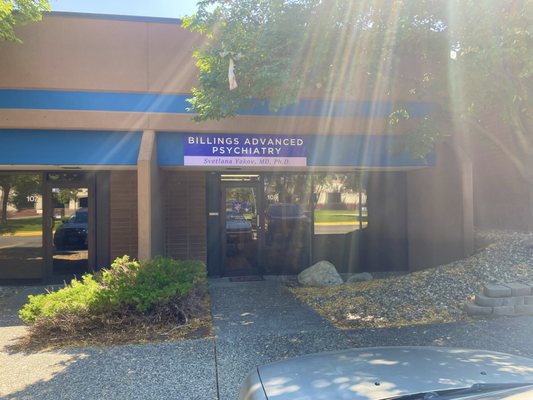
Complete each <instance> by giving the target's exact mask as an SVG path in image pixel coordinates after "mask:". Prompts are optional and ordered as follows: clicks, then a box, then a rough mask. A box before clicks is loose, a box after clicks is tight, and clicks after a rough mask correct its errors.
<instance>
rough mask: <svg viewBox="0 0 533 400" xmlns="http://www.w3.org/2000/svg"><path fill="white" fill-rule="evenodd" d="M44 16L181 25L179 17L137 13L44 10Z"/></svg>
mask: <svg viewBox="0 0 533 400" xmlns="http://www.w3.org/2000/svg"><path fill="white" fill-rule="evenodd" d="M43 16H45V17H48V16H49V17H67V18H84V19H103V20H111V21H129V22H147V23H158V24H179V25H181V23H182V19H181V18H165V17H144V16H138V15H118V14H97V13H83V12H71V11H50V12H44V13H43Z"/></svg>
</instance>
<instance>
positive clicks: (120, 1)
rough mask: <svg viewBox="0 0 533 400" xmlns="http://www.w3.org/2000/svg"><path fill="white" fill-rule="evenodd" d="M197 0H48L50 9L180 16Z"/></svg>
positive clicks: (194, 7)
mask: <svg viewBox="0 0 533 400" xmlns="http://www.w3.org/2000/svg"><path fill="white" fill-rule="evenodd" d="M196 1H197V0H50V5H51V7H52V11H70V12H85V13H96V14H117V15H140V16H145V17H165V18H181V17H183V16H185V15H191V14H192V13H194V11H195V10H196Z"/></svg>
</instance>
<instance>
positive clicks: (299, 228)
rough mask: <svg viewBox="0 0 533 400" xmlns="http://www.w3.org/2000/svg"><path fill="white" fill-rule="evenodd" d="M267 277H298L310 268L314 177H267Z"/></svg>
mask: <svg viewBox="0 0 533 400" xmlns="http://www.w3.org/2000/svg"><path fill="white" fill-rule="evenodd" d="M264 190H265V200H266V207H265V240H264V243H265V246H264V252H263V255H264V256H263V267H264V271H265V273H266V274H296V273H299V272H300V271H302V270H303V269H305V268H307V267H308V266H309V251H310V240H311V201H310V200H311V175H309V174H271V175H265V177H264Z"/></svg>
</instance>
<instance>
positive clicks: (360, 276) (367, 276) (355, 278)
mask: <svg viewBox="0 0 533 400" xmlns="http://www.w3.org/2000/svg"><path fill="white" fill-rule="evenodd" d="M372 279H373V276H372V274H371V273H370V272H361V273H357V274H352V275H350V276H349V277H348V279H346V283H353V282H366V281H371V280H372Z"/></svg>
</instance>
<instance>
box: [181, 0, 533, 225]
mask: <svg viewBox="0 0 533 400" xmlns="http://www.w3.org/2000/svg"><path fill="white" fill-rule="evenodd" d="M532 3H533V0H511V1H507V2H501V1H498V0H483V1H473V0H413V1H404V0H359V1H356V0H352V1H346V0H203V1H200V2H199V8H198V13H197V14H196V15H194V16H192V17H190V18H186V19H185V21H184V26H186V27H188V28H189V29H191V30H193V31H196V32H200V33H203V34H205V35H207V37H208V40H207V43H206V44H205V46H203V47H202V48H199V49H197V50H196V51H195V57H196V58H197V64H198V67H199V86H198V87H197V88H194V89H193V98H192V99H191V109H192V110H193V111H194V112H196V113H197V116H196V120H200V121H202V120H207V119H220V118H226V117H232V116H235V115H237V114H238V112H239V110H241V109H244V108H247V107H252V106H254V105H255V104H256V103H257V102H267V103H268V104H269V107H270V109H271V110H277V109H278V108H280V107H282V106H284V105H287V104H290V103H293V102H295V101H297V100H298V98H299V97H300V96H302V95H309V94H311V95H313V94H314V95H317V94H318V95H320V96H321V97H322V98H325V99H328V98H335V97H339V96H343V95H350V94H352V93H360V94H362V96H363V97H366V98H368V99H377V98H379V99H384V98H387V97H388V98H390V99H391V100H392V101H395V102H396V107H395V110H394V111H393V112H392V113H391V115H390V125H391V129H398V127H400V126H401V125H402V124H404V123H406V122H405V120H406V119H409V112H408V110H407V109H406V108H405V107H404V106H403V105H402V103H401V102H399V101H398V99H403V100H415V101H420V100H426V101H428V100H429V101H432V102H435V103H437V104H438V107H435V108H434V109H433V110H432V112H431V113H428V115H425V116H422V117H421V118H420V119H417V121H416V124H415V125H414V126H413V127H412V128H411V129H410V134H409V135H405V136H404V143H403V145H404V147H406V148H408V150H410V152H411V153H412V154H413V156H415V157H421V158H422V157H425V156H426V155H427V153H428V152H429V151H430V150H431V149H433V148H434V145H435V143H436V142H437V141H438V140H439V139H440V138H441V137H442V136H443V135H450V134H452V133H453V134H454V139H455V141H456V143H458V144H459V145H462V146H463V147H464V148H465V149H466V148H467V145H466V143H468V141H469V140H470V139H471V138H472V137H473V136H475V135H483V136H484V137H486V138H488V139H489V140H491V141H492V142H493V143H495V144H497V145H498V147H499V148H500V149H501V150H502V151H503V152H504V153H505V154H506V155H507V157H508V158H509V160H511V162H513V164H514V165H515V167H516V168H517V170H518V171H519V172H520V173H521V175H522V176H523V178H524V179H525V181H526V182H527V184H528V187H529V191H530V209H531V221H532V223H533V134H532V125H531V120H532V109H531V107H530V102H531V100H530V98H531V90H532V88H533V85H532V82H531V78H532V71H533V58H532V56H531V54H532V51H531V50H532V49H531V47H532V37H531V31H530V30H531V18H532V16H533V10H532ZM230 59H231V60H232V62H233V63H234V65H235V67H234V73H235V76H236V81H237V83H238V86H237V88H234V89H233V90H230V88H229V85H228V83H229V82H228V72H229V71H228V70H229V63H230Z"/></svg>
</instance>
